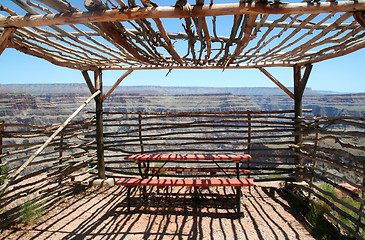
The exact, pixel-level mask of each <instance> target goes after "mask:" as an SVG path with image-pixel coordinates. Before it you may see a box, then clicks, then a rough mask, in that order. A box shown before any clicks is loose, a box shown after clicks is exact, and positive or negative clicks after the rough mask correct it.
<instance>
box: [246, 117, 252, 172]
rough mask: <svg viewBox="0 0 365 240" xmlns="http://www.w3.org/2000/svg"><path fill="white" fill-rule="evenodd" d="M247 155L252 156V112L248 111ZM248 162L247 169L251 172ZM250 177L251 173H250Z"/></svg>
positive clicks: (248, 162)
mask: <svg viewBox="0 0 365 240" xmlns="http://www.w3.org/2000/svg"><path fill="white" fill-rule="evenodd" d="M247 154H250V155H251V113H250V110H248V111H247ZM246 162H247V169H248V170H250V161H246ZM248 177H250V173H248Z"/></svg>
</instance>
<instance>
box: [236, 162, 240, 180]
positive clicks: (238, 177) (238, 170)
mask: <svg viewBox="0 0 365 240" xmlns="http://www.w3.org/2000/svg"><path fill="white" fill-rule="evenodd" d="M236 174H237V179H240V164H239V163H236Z"/></svg>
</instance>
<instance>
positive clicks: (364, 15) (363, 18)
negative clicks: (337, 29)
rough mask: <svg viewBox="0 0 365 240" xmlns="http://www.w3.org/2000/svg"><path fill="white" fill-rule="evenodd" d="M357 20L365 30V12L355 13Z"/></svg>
mask: <svg viewBox="0 0 365 240" xmlns="http://www.w3.org/2000/svg"><path fill="white" fill-rule="evenodd" d="M354 18H355V20H356V21H357V22H358V23H359V24H360V25H361V26H362V27H363V28H365V12H354Z"/></svg>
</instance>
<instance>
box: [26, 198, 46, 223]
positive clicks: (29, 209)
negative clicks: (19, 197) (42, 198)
mask: <svg viewBox="0 0 365 240" xmlns="http://www.w3.org/2000/svg"><path fill="white" fill-rule="evenodd" d="M42 205H43V204H40V203H35V202H34V200H31V199H27V200H26V201H25V202H24V203H23V205H22V208H21V213H20V218H21V219H22V220H23V221H24V223H25V224H27V225H30V224H33V223H36V222H37V221H38V220H39V219H40V218H41V216H42V211H43V209H42Z"/></svg>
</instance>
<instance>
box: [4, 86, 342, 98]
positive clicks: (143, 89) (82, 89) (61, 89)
mask: <svg viewBox="0 0 365 240" xmlns="http://www.w3.org/2000/svg"><path fill="white" fill-rule="evenodd" d="M110 88H111V86H105V87H104V89H103V90H104V91H108V90H109V89H110ZM289 89H290V90H291V91H293V89H291V88H289ZM9 92H28V93H31V94H52V93H78V94H89V93H90V91H89V89H88V87H87V85H86V84H83V83H70V84H3V85H0V93H9ZM114 92H115V93H131V94H132V93H134V94H149V95H153V94H155V95H158V94H171V95H201V94H233V95H249V96H255V95H271V96H273V95H275V96H280V95H286V94H285V93H284V92H283V91H282V90H281V89H280V88H276V87H165V86H119V87H117V88H116V89H115V90H114ZM304 94H305V95H325V94H340V93H338V92H330V91H316V90H312V89H311V88H307V89H306V91H305V93H304Z"/></svg>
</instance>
